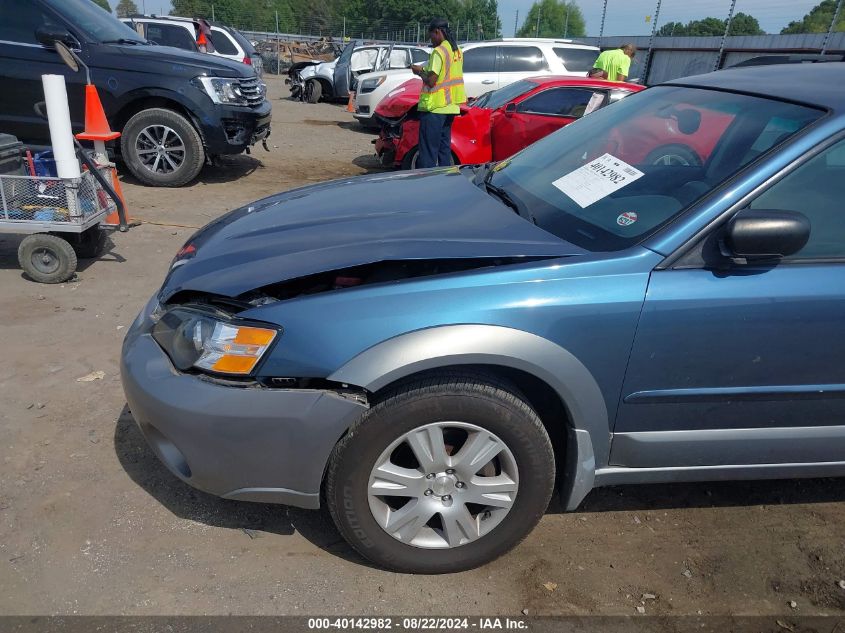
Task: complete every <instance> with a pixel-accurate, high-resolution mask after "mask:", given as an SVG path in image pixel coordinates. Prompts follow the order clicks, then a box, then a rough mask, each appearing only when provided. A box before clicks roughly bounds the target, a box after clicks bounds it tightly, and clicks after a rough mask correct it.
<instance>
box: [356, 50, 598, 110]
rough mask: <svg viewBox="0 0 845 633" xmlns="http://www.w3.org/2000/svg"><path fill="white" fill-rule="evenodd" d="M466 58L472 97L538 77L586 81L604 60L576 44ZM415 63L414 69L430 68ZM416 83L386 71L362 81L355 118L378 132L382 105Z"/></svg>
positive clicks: (401, 73) (466, 79)
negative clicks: (377, 112) (401, 88)
mask: <svg viewBox="0 0 845 633" xmlns="http://www.w3.org/2000/svg"><path fill="white" fill-rule="evenodd" d="M461 50H462V51H463V53H464V86H465V88H466V94H467V97H479V96H481V95H482V94H484V93H485V92H489V91H491V90H496V89H498V88H501V87H503V86H507V85H508V84H511V83H513V82H515V81H519V80H520V79H526V78H527V77H537V76H539V75H571V76H575V77H583V76H585V75H586V74H587V71H589V70H590V69H591V68H592V67H593V63H594V62H595V61H596V58H597V57H598V56H599V49H598V48H597V47H595V46H589V45H587V44H580V43H578V42H575V41H573V40H562V39H561V40H558V39H545V38H541V39H534V38H504V39H498V40H488V41H486V42H470V43H468V44H463V45H461ZM426 61H428V58H427V57H426V58H425V59H424V60H422V62H418V61H416V59H415V60H414V63H415V64H418V63H425V62H426ZM411 77H413V75H412V73H411V71H410V70H406V71H381V72H373V73H369V74H366V75H361V76H360V77H359V78H358V92H357V93H356V94H355V114H354V116H355V118H356V119H358V121H360V122H361V124H362V125H365V126H372V127H377V126H378V125H379V123H378V121H377V120H376V119H375V118H374V113H375V110H376V108H377V107H378V104H379V103H380V102H381V100H382V99H383V98H384V97H386V96H387V95H388V94H389V93H390V92H392V91H393V90H394V89H396V88H397V87H398V86H399V85H400V84H402V83H404V82H406V81H407V80H408V79H410V78H411Z"/></svg>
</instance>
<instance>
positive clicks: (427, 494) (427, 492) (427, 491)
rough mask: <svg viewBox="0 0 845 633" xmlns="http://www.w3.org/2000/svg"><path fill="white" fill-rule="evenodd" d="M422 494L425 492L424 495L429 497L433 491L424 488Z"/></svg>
mask: <svg viewBox="0 0 845 633" xmlns="http://www.w3.org/2000/svg"><path fill="white" fill-rule="evenodd" d="M423 494H425V496H426V497H430V496H431V495H433V494H434V493H433V492H432V491H431V490H426V491H425V492H424V493H423Z"/></svg>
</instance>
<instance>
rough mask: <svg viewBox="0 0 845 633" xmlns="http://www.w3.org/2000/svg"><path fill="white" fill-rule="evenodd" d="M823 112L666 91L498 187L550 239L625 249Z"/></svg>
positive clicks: (517, 165)
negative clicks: (550, 237)
mask: <svg viewBox="0 0 845 633" xmlns="http://www.w3.org/2000/svg"><path fill="white" fill-rule="evenodd" d="M823 114H824V113H823V112H822V111H820V110H815V109H812V108H807V107H803V106H798V105H794V104H789V103H783V102H781V101H774V100H771V99H763V98H759V97H750V96H745V95H738V94H732V93H727V92H718V91H715V90H700V89H693V88H680V87H673V86H658V87H656V88H649V89H648V90H645V91H643V92H641V93H639V94H636V95H633V96H632V97H630V98H628V99H624V100H622V101H620V102H619V103H616V104H614V105H613V106H611V107H607V108H603V109H601V110H598V111H597V112H595V113H593V114H591V115H590V116H589V117H585V118H583V119H581V120H579V121H577V122H575V123H573V124H571V125H569V126H567V127H566V128H564V129H562V130H560V131H558V132H555V133H554V134H551V135H549V136H547V137H545V138H544V139H542V140H540V141H538V142H537V143H535V144H534V145H531V146H529V147H528V148H526V149H525V150H523V151H522V152H520V153H519V154H517V155H516V156H514V157H513V158H512V159H510V160H508V161H504V162H503V163H500V164H499V165H497V166H496V168H495V170H494V172H493V173H492V174H491V175H490V177H489V182H490V184H491V185H493V186H494V187H499V188H501V189H502V190H504V191H505V192H506V193H507V195H508V196H509V197H510V198H511V199H512V200H514V201H515V202H516V204H517V206H518V207H520V211H523V210H524V211H525V212H526V215H529V216H533V218H532V219H534V221H535V222H536V223H537V225H538V226H540V227H542V228H544V229H546V230H547V231H549V232H551V233H554V234H555V235H557V236H559V237H561V238H563V239H565V240H567V241H570V242H572V243H574V244H577V245H578V246H581V247H582V248H586V249H589V250H592V251H614V250H621V249H623V248H627V247H629V246H632V245H633V244H636V243H637V242H639V241H641V240H642V239H643V238H645V237H647V236H648V235H650V234H652V233H654V232H655V231H656V230H657V229H658V228H659V227H661V226H663V225H664V224H666V223H667V222H669V221H670V220H672V219H673V218H674V217H676V216H677V215H678V214H679V213H680V212H681V211H682V210H683V209H685V208H686V207H688V206H689V205H690V204H692V203H693V202H695V201H696V200H698V199H699V198H701V197H702V196H704V195H706V194H708V193H709V192H710V191H712V190H713V189H715V188H716V187H717V186H719V185H720V184H721V183H722V182H724V181H726V180H727V179H728V178H730V177H731V176H733V175H734V174H735V173H736V172H737V171H739V170H740V169H741V168H742V167H743V166H745V165H747V164H748V163H750V162H751V161H752V160H754V159H755V158H757V157H759V156H761V155H762V154H764V153H765V152H767V151H768V150H770V149H771V148H773V147H774V146H776V145H779V144H780V143H782V142H784V141H785V140H786V139H788V138H789V137H790V136H792V135H794V134H795V133H796V132H798V131H799V130H801V129H802V128H804V127H805V126H807V125H809V124H810V123H812V122H813V121H815V120H816V119H818V118H819V117H821V116H822V115H823Z"/></svg>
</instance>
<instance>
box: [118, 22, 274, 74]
mask: <svg viewBox="0 0 845 633" xmlns="http://www.w3.org/2000/svg"><path fill="white" fill-rule="evenodd" d="M120 21H121V22H124V23H125V24H128V25H129V26H130V27H131V28H132V29H134V30H135V31H137V32H138V34H139V35H140V36H141V37H143V38H145V39H148V40H150V41H151V42H155V43H156V44H159V45H161V46H175V47H176V48H181V49H184V50H187V51H195V52H197V51H199V47H198V46H197V37H199V23H198V22H197V21H196V20H195V19H193V18H181V17H176V16H146V15H134V16H132V17H129V18H121V19H120ZM210 27H211V42H212V44H213V46H214V50H213V51H208V53H209V54H210V55H216V56H217V57H225V58H226V59H231V60H233V61H236V62H242V63H244V64H247V65H248V66H252V67H253V68H255V73H256V74H257V75H259V76H260V75H261V74H262V70H263V63H262V60H261V55H259V54H258V52H257V51H256V50H255V47H254V46H253V45H252V43H251V42H250V41H249V40H248V39H247V38H246V37H244V36H243V34H241V33H240V32H239V31H237V30H235V29H233V28H230V27H228V26H223V25H221V24H211V25H210Z"/></svg>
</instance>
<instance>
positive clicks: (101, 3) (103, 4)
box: [91, 0, 111, 13]
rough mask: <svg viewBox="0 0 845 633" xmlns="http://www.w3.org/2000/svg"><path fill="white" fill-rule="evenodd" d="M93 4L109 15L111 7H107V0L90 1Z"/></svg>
mask: <svg viewBox="0 0 845 633" xmlns="http://www.w3.org/2000/svg"><path fill="white" fill-rule="evenodd" d="M91 1H92V2H93V3H94V4H96V5H97V6H99V7H102V8H103V9H105V10H106V11H108V12H109V13H111V7H110V6H109V0H91Z"/></svg>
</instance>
